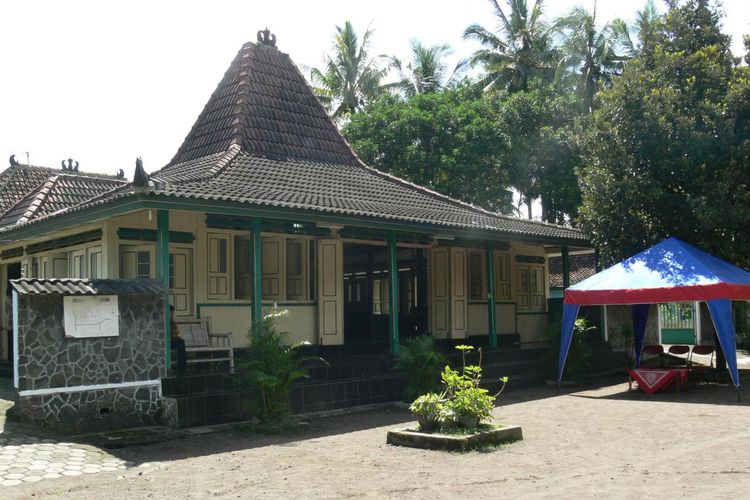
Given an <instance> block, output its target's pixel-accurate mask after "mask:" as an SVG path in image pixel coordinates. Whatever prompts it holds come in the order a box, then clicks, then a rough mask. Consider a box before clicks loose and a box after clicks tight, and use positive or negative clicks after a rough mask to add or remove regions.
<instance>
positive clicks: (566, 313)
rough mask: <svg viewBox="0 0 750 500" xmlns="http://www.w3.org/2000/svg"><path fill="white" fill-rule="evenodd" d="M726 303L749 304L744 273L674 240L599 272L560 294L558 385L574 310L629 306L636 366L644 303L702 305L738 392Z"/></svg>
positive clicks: (645, 310) (747, 275) (749, 279)
mask: <svg viewBox="0 0 750 500" xmlns="http://www.w3.org/2000/svg"><path fill="white" fill-rule="evenodd" d="M732 300H750V273H748V272H747V271H745V270H743V269H740V268H738V267H735V266H733V265H731V264H729V263H727V262H724V261H723V260H720V259H717V258H716V257H714V256H712V255H710V254H707V253H706V252H703V251H702V250H698V249H697V248H695V247H692V246H690V245H688V244H687V243H684V242H682V241H680V240H678V239H677V238H669V239H666V240H664V241H662V242H661V243H659V244H657V245H655V246H653V247H651V248H649V249H648V250H644V251H643V252H641V253H639V254H637V255H635V256H633V257H630V258H629V259H626V260H624V261H622V262H620V263H619V264H616V265H614V266H612V267H610V268H608V269H605V270H604V271H602V272H600V273H597V274H595V275H594V276H592V277H590V278H588V279H586V280H583V281H581V282H579V283H577V284H575V285H573V286H571V287H569V288H568V289H566V290H565V299H564V300H563V325H562V336H561V339H560V358H559V365H558V375H557V383H558V387H559V384H560V381H561V380H562V375H563V369H564V368H565V359H566V358H567V357H568V350H569V349H570V342H571V340H572V337H573V329H574V326H575V320H576V317H577V316H578V310H579V308H580V306H582V305H611V304H630V305H632V319H633V334H634V337H635V338H634V341H635V342H634V345H635V356H636V364H637V365H640V361H641V350H642V348H643V337H644V335H645V332H646V321H647V319H648V311H649V304H659V303H663V302H688V301H705V302H706V304H707V305H708V309H709V311H710V312H711V318H712V320H713V323H714V327H715V328H716V333H717V337H718V338H719V343H720V344H721V349H722V351H723V352H724V357H725V358H726V361H727V365H728V366H729V373H730V375H731V377H732V382H733V383H734V385H735V387H737V388H739V385H740V380H739V373H738V371H737V343H736V335H735V331H734V321H733V318H732V305H731V301H732ZM738 394H739V393H738Z"/></svg>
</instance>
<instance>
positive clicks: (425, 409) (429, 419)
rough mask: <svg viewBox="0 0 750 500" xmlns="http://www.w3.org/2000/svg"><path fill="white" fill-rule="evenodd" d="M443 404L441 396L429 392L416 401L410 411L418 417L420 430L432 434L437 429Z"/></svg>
mask: <svg viewBox="0 0 750 500" xmlns="http://www.w3.org/2000/svg"><path fill="white" fill-rule="evenodd" d="M442 403H443V400H442V398H441V397H440V395H439V394H436V393H434V392H428V393H427V394H423V395H422V396H419V397H418V398H417V399H415V400H414V402H413V403H412V404H411V406H409V410H410V411H411V412H412V413H413V414H415V415H416V416H417V422H418V423H419V430H421V431H423V432H430V431H434V430H435V429H437V427H438V418H439V416H440V409H441V407H442Z"/></svg>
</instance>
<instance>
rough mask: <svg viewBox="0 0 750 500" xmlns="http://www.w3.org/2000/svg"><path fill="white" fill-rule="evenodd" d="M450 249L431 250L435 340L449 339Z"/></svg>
mask: <svg viewBox="0 0 750 500" xmlns="http://www.w3.org/2000/svg"><path fill="white" fill-rule="evenodd" d="M449 263H450V249H448V248H440V247H438V248H431V249H430V263H429V266H430V267H429V271H430V272H429V281H430V330H431V331H432V335H433V336H434V337H435V338H440V339H445V338H448V333H449V331H450V311H451V307H450V302H451V297H450V268H449Z"/></svg>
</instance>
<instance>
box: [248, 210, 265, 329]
mask: <svg viewBox="0 0 750 500" xmlns="http://www.w3.org/2000/svg"><path fill="white" fill-rule="evenodd" d="M250 238H251V241H250V262H251V263H252V266H253V311H252V315H251V323H252V324H255V323H259V322H260V321H261V320H262V319H263V240H262V238H261V234H260V220H258V219H255V220H253V223H252V227H251V230H250Z"/></svg>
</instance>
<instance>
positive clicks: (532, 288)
mask: <svg viewBox="0 0 750 500" xmlns="http://www.w3.org/2000/svg"><path fill="white" fill-rule="evenodd" d="M516 272H517V274H518V290H517V292H518V293H517V297H518V309H519V310H530V311H531V310H533V311H543V310H544V309H545V302H544V296H545V293H544V266H535V265H521V264H519V265H518V266H517V267H516Z"/></svg>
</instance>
